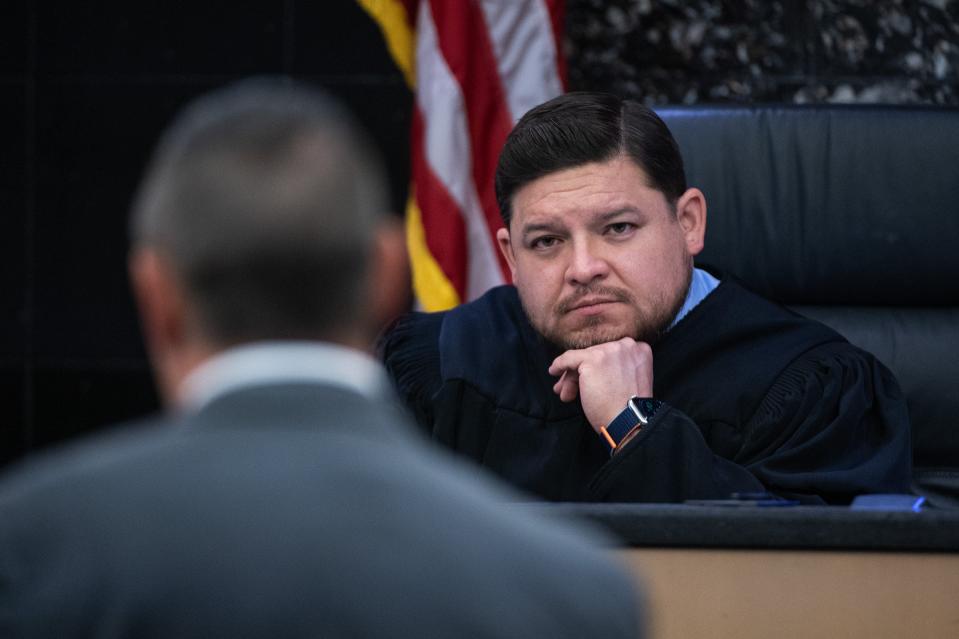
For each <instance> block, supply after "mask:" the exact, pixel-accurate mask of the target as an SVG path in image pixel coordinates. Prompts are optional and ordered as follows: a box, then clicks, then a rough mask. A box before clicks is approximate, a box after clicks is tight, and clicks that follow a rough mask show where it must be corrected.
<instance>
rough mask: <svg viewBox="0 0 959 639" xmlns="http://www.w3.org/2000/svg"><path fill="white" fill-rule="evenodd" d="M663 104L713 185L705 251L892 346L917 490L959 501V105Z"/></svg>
mask: <svg viewBox="0 0 959 639" xmlns="http://www.w3.org/2000/svg"><path fill="white" fill-rule="evenodd" d="M657 112H658V113H659V115H660V116H662V117H663V119H664V120H665V121H666V123H667V124H668V125H669V127H670V129H671V130H672V131H673V134H674V135H675V136H676V139H677V140H678V142H679V145H680V147H681V149H682V152H683V158H684V160H685V163H686V176H687V180H688V182H689V184H690V186H697V187H699V188H701V189H702V190H703V192H704V193H705V194H706V201H707V205H708V223H707V233H706V249H705V251H704V252H703V254H702V255H701V257H700V259H699V261H700V262H701V263H704V264H712V265H715V266H717V267H719V268H721V269H723V270H724V271H726V272H728V273H731V274H733V275H735V276H736V277H737V278H739V279H740V280H742V281H743V282H745V283H746V284H747V285H748V286H749V287H750V288H752V289H753V290H755V291H756V292H758V293H760V294H762V295H765V296H766V297H768V298H770V299H774V300H776V301H778V302H780V303H783V304H785V305H787V306H790V307H792V308H794V309H795V310H797V311H799V312H801V313H803V314H805V315H807V316H810V317H813V318H815V319H819V320H820V321H822V322H824V323H826V324H828V325H830V326H832V327H833V328H834V329H836V330H838V331H839V332H840V333H842V334H843V335H845V336H846V337H847V338H848V339H849V340H850V341H851V342H853V343H855V344H857V345H859V346H861V347H862V348H864V349H866V350H868V351H870V352H872V353H874V354H875V355H876V356H877V357H878V358H879V359H880V360H882V361H883V362H884V363H885V364H886V365H887V366H888V367H889V368H890V369H891V370H892V371H893V372H894V373H895V374H896V376H897V377H898V379H899V382H900V384H901V386H902V388H903V391H904V392H905V394H906V397H907V401H908V405H909V411H910V416H911V419H912V425H913V457H914V462H915V469H916V470H915V479H916V484H915V489H916V490H917V491H918V492H920V493H922V494H926V495H927V497H929V498H930V500H931V501H933V502H934V503H939V504H942V505H954V506H955V505H959V249H957V246H956V245H957V243H959V110H955V109H937V108H925V107H885V106H838V105H837V106H754V107H729V106H705V107H703V106H697V107H669V108H660V109H657Z"/></svg>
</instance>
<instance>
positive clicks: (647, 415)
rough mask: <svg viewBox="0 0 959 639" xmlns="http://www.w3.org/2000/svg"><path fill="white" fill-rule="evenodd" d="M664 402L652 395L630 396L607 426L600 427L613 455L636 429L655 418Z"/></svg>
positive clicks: (604, 440)
mask: <svg viewBox="0 0 959 639" xmlns="http://www.w3.org/2000/svg"><path fill="white" fill-rule="evenodd" d="M662 405H663V403H662V402H661V401H659V400H658V399H653V398H652V397H636V396H633V397H630V398H629V401H628V402H626V408H624V409H623V412H621V413H620V414H619V415H617V416H616V418H615V419H613V421H611V422H610V423H609V425H608V426H606V427H605V428H600V429H599V434H600V435H602V436H603V443H604V444H606V446H607V448H609V454H610V455H612V454H613V453H614V452H616V449H617V448H619V445H620V444H621V443H622V442H623V440H624V439H626V436H627V435H629V434H630V433H631V432H633V431H634V430H638V429H641V428H643V427H644V426H645V425H646V424H648V423H649V420H651V419H652V418H653V415H655V414H656V411H658V410H659V407H660V406H662Z"/></svg>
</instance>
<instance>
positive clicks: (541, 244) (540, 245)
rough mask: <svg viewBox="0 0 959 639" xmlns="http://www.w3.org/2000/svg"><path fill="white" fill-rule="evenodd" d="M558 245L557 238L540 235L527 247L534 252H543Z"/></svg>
mask: <svg viewBox="0 0 959 639" xmlns="http://www.w3.org/2000/svg"><path fill="white" fill-rule="evenodd" d="M557 244H559V238H558V237H556V236H555V235H541V236H539V237H535V238H533V239H532V240H531V241H530V243H529V247H530V248H531V249H533V250H534V251H545V250H548V249H551V248H553V247H554V246H556V245H557Z"/></svg>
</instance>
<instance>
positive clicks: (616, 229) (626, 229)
mask: <svg viewBox="0 0 959 639" xmlns="http://www.w3.org/2000/svg"><path fill="white" fill-rule="evenodd" d="M635 228H636V225H635V224H633V223H632V222H613V223H612V224H609V225H607V226H606V234H607V235H627V234H629V233H630V232H631V231H633V230H634V229H635Z"/></svg>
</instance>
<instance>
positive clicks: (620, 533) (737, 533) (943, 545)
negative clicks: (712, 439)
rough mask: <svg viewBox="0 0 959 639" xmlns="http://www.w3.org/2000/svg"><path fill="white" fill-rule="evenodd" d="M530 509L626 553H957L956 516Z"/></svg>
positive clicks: (832, 509)
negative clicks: (584, 525) (583, 527)
mask: <svg viewBox="0 0 959 639" xmlns="http://www.w3.org/2000/svg"><path fill="white" fill-rule="evenodd" d="M529 507H530V508H533V509H543V510H545V511H546V512H548V513H550V514H553V515H558V516H561V517H573V518H577V519H586V520H589V521H592V522H595V523H598V524H600V525H601V526H603V527H605V528H606V529H608V530H609V531H610V532H612V533H613V534H614V535H615V536H617V537H618V538H620V539H622V540H623V541H624V542H625V544H626V545H627V546H630V547H658V548H751V549H757V550H763V549H767V550H768V549H796V550H800V549H808V550H869V551H898V552H912V551H926V552H959V510H934V509H927V510H923V511H921V512H902V511H857V510H851V509H849V508H846V507H840V506H791V507H755V506H753V507H722V506H686V505H681V504H572V503H561V504H534V505H530V506H529Z"/></svg>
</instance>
